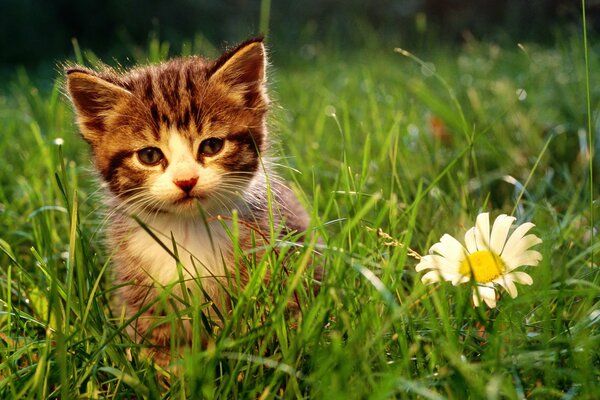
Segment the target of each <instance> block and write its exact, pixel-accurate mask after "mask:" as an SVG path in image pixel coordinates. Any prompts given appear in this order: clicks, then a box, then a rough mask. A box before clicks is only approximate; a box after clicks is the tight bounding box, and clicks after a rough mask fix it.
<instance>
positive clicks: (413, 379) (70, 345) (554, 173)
mask: <svg viewBox="0 0 600 400" xmlns="http://www.w3.org/2000/svg"><path fill="white" fill-rule="evenodd" d="M580 43H581V42H580V40H578V39H573V40H572V41H569V42H567V43H562V45H559V46H557V48H556V49H544V48H539V47H537V46H535V45H524V46H522V49H523V50H525V51H523V50H520V49H518V48H517V47H516V46H515V48H514V49H506V48H499V47H497V46H494V45H488V44H484V43H477V42H471V43H469V44H467V45H466V46H465V47H464V48H463V49H462V50H461V51H460V52H459V53H451V52H449V51H445V50H443V49H437V50H435V51H433V52H432V54H427V55H425V56H423V58H426V60H425V62H424V63H423V64H420V63H418V62H415V61H414V60H411V59H410V58H407V57H403V56H402V55H400V54H398V53H394V52H393V49H388V50H385V51H381V50H369V49H363V51H360V52H356V53H343V54H342V53H338V52H329V51H327V48H319V47H315V48H311V49H308V50H307V51H305V52H302V54H303V55H302V56H297V58H294V59H293V61H291V62H290V61H289V60H288V62H287V63H286V67H279V68H278V67H277V65H278V63H277V60H276V59H275V61H274V65H275V67H274V68H272V71H271V75H270V76H271V82H272V84H271V87H272V90H273V93H274V98H275V102H274V104H275V105H274V110H273V112H272V115H271V125H272V129H271V131H272V136H273V139H274V143H275V145H274V148H275V150H276V153H277V154H278V155H280V156H281V159H280V161H279V162H280V163H281V164H282V167H281V168H280V170H281V171H280V172H281V173H282V175H283V176H284V177H285V178H286V179H288V181H289V182H291V186H292V187H293V189H294V190H295V191H296V192H297V193H298V195H299V197H300V198H301V200H302V201H303V203H304V204H305V205H306V206H307V208H308V209H309V210H311V216H312V230H311V232H312V233H311V235H309V240H308V241H307V243H306V246H305V247H304V248H303V249H299V251H298V252H297V254H293V255H290V254H287V253H286V245H285V243H281V244H279V246H278V247H277V248H274V249H271V250H270V251H267V255H266V256H265V257H264V258H263V259H261V260H254V262H251V264H252V265H253V270H252V275H251V281H250V284H249V285H248V286H247V288H245V289H244V290H243V291H241V292H240V293H235V294H234V296H233V300H232V302H233V309H232V311H231V312H230V315H226V316H224V317H223V320H224V322H223V324H222V326H221V327H219V326H213V325H211V324H210V323H208V322H207V321H206V319H205V318H203V315H204V316H206V315H207V314H208V313H207V308H208V307H210V304H203V303H201V302H199V301H197V300H196V301H195V300H194V299H188V300H187V308H186V309H185V310H183V311H182V312H181V315H175V316H170V317H169V318H171V319H170V320H169V321H170V322H171V323H172V324H173V325H172V326H173V329H177V326H178V323H179V320H180V319H181V318H188V317H192V318H193V327H194V331H195V332H196V334H197V337H198V338H199V337H200V336H201V333H202V332H206V331H210V337H211V339H210V340H209V341H208V344H202V343H200V340H198V341H195V342H194V343H193V344H192V346H191V347H190V349H189V350H188V351H187V353H186V355H185V357H184V358H183V359H182V361H181V362H180V364H179V367H180V368H179V371H180V372H179V373H172V372H170V371H161V370H157V367H156V366H154V365H153V364H152V363H150V362H149V361H148V360H145V359H144V358H143V357H140V354H139V353H140V351H139V350H140V348H139V347H140V346H139V345H135V344H134V343H132V342H131V341H130V339H129V338H128V337H127V336H126V335H124V333H123V326H124V323H125V322H126V321H123V319H122V318H121V317H120V316H118V315H112V314H111V312H110V310H109V303H110V298H111V296H112V292H113V291H114V289H115V288H114V287H113V285H112V284H111V282H110V279H109V277H110V262H111V261H110V250H109V249H104V248H103V246H102V240H101V238H102V229H101V228H102V224H103V220H102V217H101V213H100V212H99V208H100V202H99V199H98V196H96V193H97V192H98V190H99V188H98V186H97V183H96V181H95V180H94V179H93V174H92V173H90V168H89V166H90V161H89V155H88V152H87V149H86V148H85V146H84V144H83V143H82V140H81V139H80V138H79V137H78V135H77V133H76V130H75V128H74V126H73V122H72V120H73V115H72V112H71V110H70V107H69V106H68V104H67V102H66V100H65V99H64V97H63V96H62V95H61V82H60V79H58V80H57V82H56V84H54V85H53V87H52V89H51V90H48V91H42V92H40V91H39V90H38V89H37V85H34V84H32V83H31V82H30V80H29V78H28V76H27V74H26V73H25V72H23V71H21V72H19V73H18V74H16V75H15V78H14V80H13V81H12V82H10V83H9V84H8V85H6V86H5V87H4V89H3V93H2V94H1V95H0V124H1V125H0V126H1V131H2V133H1V135H0V149H1V151H2V153H1V157H2V158H1V159H2V160H3V161H2V164H0V182H1V186H0V238H1V241H0V249H1V251H0V265H1V267H2V268H1V269H0V339H1V340H0V397H2V398H19V399H20V398H25V399H26V398H76V397H86V398H87V397H90V398H132V397H143V398H165V397H172V398H184V397H190V398H228V397H233V398H280V397H281V398H298V397H310V398H367V397H368V398H374V399H384V398H390V397H398V398H428V399H443V398H451V399H464V398H489V399H499V398H509V399H513V398H514V399H517V398H519V399H520V398H540V399H548V398H565V399H569V398H589V399H592V398H596V397H597V395H598V392H599V390H600V388H599V386H600V385H599V383H600V382H599V376H600V375H599V374H600V368H599V364H600V358H599V357H600V355H599V353H598V348H600V346H599V344H600V343H599V337H600V336H599V323H600V308H599V303H598V293H599V289H600V287H599V285H600V282H599V274H598V265H597V264H594V262H597V260H598V257H597V256H596V257H595V258H592V255H593V254H594V253H597V252H598V249H599V248H600V244H599V241H598V239H597V231H590V224H591V223H592V222H591V221H598V220H599V219H598V215H597V214H598V207H597V202H598V187H599V185H598V181H597V177H598V176H600V175H599V174H598V163H597V160H593V159H590V155H591V152H590V151H589V150H590V148H591V146H592V145H593V143H592V142H593V140H592V138H593V137H594V135H596V140H595V143H596V146H597V144H598V143H599V141H598V140H597V139H598V138H597V135H598V132H597V130H596V132H590V133H589V135H588V134H587V133H586V132H587V131H586V129H589V127H588V126H586V121H587V115H586V107H583V106H582V104H584V102H582V96H581V93H583V92H584V91H585V90H586V89H587V90H590V99H591V100H590V104H591V107H590V110H591V111H592V113H596V114H597V110H598V99H599V98H600V93H598V90H597V88H596V87H595V86H593V85H591V84H589V83H587V84H586V79H584V77H585V64H584V63H583V62H582V61H581V55H582V54H583V53H582V48H581V44H580ZM275 50H276V49H275ZM588 50H589V51H591V52H592V51H594V49H593V48H589V49H588ZM167 52H168V45H165V44H161V43H160V42H157V41H156V40H155V41H154V42H153V43H152V44H151V46H149V54H148V58H149V59H155V60H157V59H160V58H164V57H165V56H166V54H167ZM274 54H277V52H276V51H275V52H274ZM594 54H595V53H594ZM421 56H422V55H421ZM589 63H590V66H589V71H594V70H598V67H600V66H599V65H598V59H597V57H590V58H589ZM440 78H442V79H441V80H440ZM591 78H593V77H591ZM589 81H590V80H588V81H587V82H589ZM440 82H443V84H442V83H440ZM596 114H593V115H591V118H592V119H591V120H592V121H596V120H597V118H598V116H597V115H596ZM590 166H591V167H590ZM594 168H595V173H594V175H593V178H592V176H591V172H592V171H591V169H594ZM588 179H590V180H591V179H596V182H594V183H593V184H591V185H590V184H589V181H588ZM482 210H489V211H491V212H492V214H499V213H502V212H504V213H511V212H513V210H514V213H515V215H516V216H517V217H518V219H519V221H520V222H522V221H525V220H531V221H533V222H534V223H535V224H536V225H537V228H536V234H537V235H538V236H540V237H542V239H543V240H544V243H543V245H541V246H540V248H539V250H540V251H541V252H542V253H543V255H544V260H543V261H542V263H541V264H540V265H539V266H538V267H535V268H527V269H526V270H527V272H528V273H530V274H531V275H532V276H533V278H534V285H533V286H532V287H519V296H518V297H517V298H516V299H511V298H510V297H509V296H507V295H506V294H504V295H503V296H502V298H501V299H500V301H499V304H498V307H497V309H493V310H488V309H486V308H484V307H481V308H473V307H472V305H471V301H470V288H469V287H453V286H450V285H446V284H440V285H436V286H424V285H423V284H422V283H421V281H420V279H419V278H420V276H419V274H417V273H415V271H414V266H415V264H416V260H415V259H414V257H415V252H416V253H420V254H423V253H425V252H426V251H427V249H428V248H429V246H430V245H431V244H432V243H434V242H436V241H437V240H438V239H439V237H440V236H441V235H442V234H443V233H446V232H447V233H450V234H453V235H455V236H460V235H461V234H462V233H463V232H464V230H465V228H468V227H469V226H470V225H472V224H473V223H474V217H475V216H476V214H477V213H478V212H479V211H482ZM593 214H595V215H593ZM234 226H235V224H234ZM594 228H595V229H596V230H597V228H598V227H597V226H596V227H594ZM232 237H233V239H234V241H235V237H236V235H235V231H234V232H232ZM317 237H319V238H321V241H320V242H317V241H316V238H317ZM289 239H290V240H291V239H293V238H289ZM313 250H316V251H318V252H319V253H321V256H320V257H319V259H318V260H319V261H318V262H319V263H321V264H322V265H324V266H325V267H326V269H327V275H326V279H325V280H324V282H323V284H322V288H321V290H320V292H319V293H318V294H312V293H306V292H305V291H303V290H302V287H303V282H304V279H305V278H306V275H307V274H308V272H307V271H308V270H309V268H308V264H307V262H308V258H309V256H310V255H311V253H312V251H313ZM238 256H239V257H247V258H249V259H251V258H252V255H251V254H250V255H249V254H242V253H239V254H238ZM286 256H289V257H286ZM284 258H286V259H288V263H287V264H284V263H283V262H282V260H283V259H284ZM267 269H268V270H270V271H271V272H272V274H273V276H275V277H276V278H277V279H273V280H271V282H270V283H269V284H266V285H265V284H263V281H262V276H264V274H265V272H266V270H267ZM294 289H298V290H300V292H301V298H302V301H301V303H302V313H301V318H294V317H293V316H290V315H289V313H288V312H287V311H286V307H285V305H286V303H287V301H288V300H289V298H290V297H291V296H293V293H294Z"/></svg>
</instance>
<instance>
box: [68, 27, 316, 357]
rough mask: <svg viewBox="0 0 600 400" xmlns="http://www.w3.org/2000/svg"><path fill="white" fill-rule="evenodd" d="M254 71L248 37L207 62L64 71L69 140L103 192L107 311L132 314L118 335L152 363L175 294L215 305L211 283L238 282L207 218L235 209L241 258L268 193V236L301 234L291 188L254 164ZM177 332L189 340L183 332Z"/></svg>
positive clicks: (218, 232) (264, 227)
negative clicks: (74, 137)
mask: <svg viewBox="0 0 600 400" xmlns="http://www.w3.org/2000/svg"><path fill="white" fill-rule="evenodd" d="M266 63H267V61H266V55H265V48H264V45H263V43H262V39H260V38H259V39H253V40H250V41H247V42H245V43H242V44H241V45H239V46H237V47H236V48H234V49H233V50H231V51H228V52H226V53H225V54H223V55H222V56H221V57H220V58H219V59H217V60H212V61H209V60H205V59H202V58H198V57H189V58H179V59H173V60H170V61H167V62H164V63H162V64H158V65H152V66H146V67H139V68H135V69H132V70H130V71H128V72H126V73H119V72H116V71H114V70H110V69H105V70H102V71H101V72H96V71H92V70H89V69H86V68H81V67H74V68H70V69H69V70H68V71H67V87H68V92H69V95H70V98H71V100H72V102H73V104H74V106H75V111H76V114H77V122H78V125H79V128H80V131H81V134H82V136H83V138H84V139H85V140H86V141H87V142H88V143H89V145H90V147H91V150H92V154H93V161H94V165H95V167H96V169H97V171H98V172H99V175H100V177H101V180H102V181H103V182H104V183H105V186H106V187H107V189H108V190H107V196H106V204H107V206H108V207H109V210H110V212H109V220H108V223H107V232H106V236H107V240H108V248H109V250H110V253H111V256H112V262H113V264H114V279H115V282H114V283H115V285H116V286H117V287H120V288H119V289H118V291H117V293H116V296H115V297H116V303H117V305H116V307H115V309H114V311H115V314H116V315H117V316H119V315H124V317H125V320H127V319H129V318H132V319H135V315H136V314H138V313H140V312H141V316H140V317H139V318H137V319H135V320H134V321H133V322H132V323H131V324H130V327H129V334H130V335H131V336H132V338H134V339H135V340H136V341H137V342H139V343H143V344H148V345H150V346H149V350H148V353H149V355H150V356H151V357H153V358H154V359H155V361H156V362H157V363H159V364H161V365H166V364H168V363H169V361H170V360H169V356H168V353H170V351H169V348H170V343H171V325H170V324H168V323H167V324H162V325H161V324H160V322H158V321H160V317H161V316H164V315H165V313H170V312H172V311H173V309H172V307H175V308H177V307H178V306H177V303H178V301H177V300H176V299H177V298H179V299H181V296H182V294H183V291H184V290H188V291H189V292H190V293H193V295H198V296H202V290H203V291H204V292H205V293H206V294H208V296H209V297H210V299H211V300H213V301H217V303H218V300H219V299H223V294H224V293H223V289H222V288H223V285H225V286H227V285H231V282H236V277H238V280H239V281H241V284H242V286H243V285H244V283H246V282H247V280H248V271H247V269H246V267H245V266H244V265H241V264H240V263H239V262H238V263H237V264H236V263H235V262H234V259H233V246H232V243H231V240H230V238H229V236H228V234H227V232H226V229H225V228H224V227H223V219H222V218H221V220H218V218H217V216H231V214H232V211H233V210H234V209H235V210H237V212H238V215H239V220H240V221H241V223H240V224H239V225H238V227H239V230H240V233H239V235H240V240H239V241H240V244H241V246H242V247H243V249H244V250H246V251H248V250H251V247H252V240H259V241H260V239H261V238H266V239H267V240H270V239H276V238H270V237H269V232H270V222H269V221H270V219H269V218H270V217H269V206H268V190H271V191H272V195H273V196H272V202H273V206H272V210H273V211H272V214H273V216H272V220H273V224H274V226H275V227H276V232H275V235H282V234H285V233H287V232H292V231H298V232H302V231H305V230H306V229H307V228H308V224H309V218H308V215H307V213H306V211H305V210H304V209H303V208H302V206H301V205H300V203H299V202H298V200H297V199H296V197H295V196H294V194H293V193H292V191H291V190H290V189H288V188H287V187H286V186H285V185H284V184H283V183H281V181H280V180H278V179H277V178H276V176H275V175H274V174H273V172H272V171H270V170H269V164H268V163H267V164H263V163H262V162H261V155H262V153H263V152H264V151H265V150H266V149H267V147H268V138H267V127H266V122H265V117H266V114H267V110H268V105H269V100H268V97H267V93H266V87H265V85H266V74H265V72H266V71H265V70H266ZM200 211H202V212H200ZM132 215H135V216H136V217H137V218H138V219H139V221H141V222H142V223H143V224H140V223H139V222H138V221H136V220H135V219H133V218H132V217H131V216H132ZM225 221H229V225H231V218H229V219H227V218H225ZM142 225H146V226H147V228H149V229H150V231H151V232H152V235H151V234H150V233H149V232H148V231H147V229H145V228H144V227H143V226H142ZM253 230H255V231H257V232H254V235H253V232H252V231H253ZM153 236H154V237H153ZM253 237H254V239H253ZM157 239H158V240H159V241H160V242H162V243H159V242H158V241H157ZM173 240H174V241H175V242H176V246H173ZM259 246H260V244H259ZM175 251H176V252H177V253H178V255H179V259H180V262H181V264H182V267H180V268H178V267H177V266H176V261H175V257H174V256H173V254H171V253H173V252H175ZM180 272H182V274H183V280H182V279H181V278H182V277H180V275H179V273H180ZM227 277H230V279H227ZM181 282H185V284H184V283H181ZM198 282H200V284H199V283H198ZM184 285H185V287H186V289H182V287H184ZM199 286H201V287H202V290H200V289H199ZM166 288H169V289H166ZM165 290H171V291H172V292H171V297H170V298H169V299H168V300H167V303H168V304H169V306H167V307H164V304H165V302H164V301H163V302H161V301H156V299H157V297H158V296H160V294H161V292H163V291H165ZM161 304H162V305H161ZM220 306H221V307H223V304H220ZM169 307H171V308H169ZM183 326H184V328H183V334H182V336H183V340H184V341H189V340H190V339H191V337H190V336H191V329H190V324H189V322H183Z"/></svg>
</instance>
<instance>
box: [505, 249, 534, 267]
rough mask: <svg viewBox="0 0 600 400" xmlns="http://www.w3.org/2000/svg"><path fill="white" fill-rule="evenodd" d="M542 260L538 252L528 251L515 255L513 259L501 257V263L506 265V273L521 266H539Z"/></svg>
mask: <svg viewBox="0 0 600 400" xmlns="http://www.w3.org/2000/svg"><path fill="white" fill-rule="evenodd" d="M541 260H542V255H541V254H540V252H539V251H535V250H528V251H524V252H522V253H520V254H517V255H516V256H515V257H510V258H504V257H502V261H504V263H505V264H506V269H507V271H508V272H510V271H512V270H514V269H515V268H518V267H520V266H522V265H530V266H532V267H534V266H536V265H538V264H539V262H540V261H541Z"/></svg>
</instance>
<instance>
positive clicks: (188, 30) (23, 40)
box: [0, 0, 600, 72]
mask: <svg viewBox="0 0 600 400" xmlns="http://www.w3.org/2000/svg"><path fill="white" fill-rule="evenodd" d="M580 7H581V2H579V1H575V0H531V1H522V0H479V1H473V0H395V1H394V0H377V1H363V0H347V1H339V0H305V1H297V2H296V1H270V0H269V1H260V0H233V1H219V0H196V1H193V0H170V1H160V0H105V1H86V0H79V1H74V0H50V1H48V0H1V1H0V68H2V70H3V71H4V72H6V71H11V70H12V69H13V67H14V66H15V65H25V66H28V67H30V68H31V67H35V66H40V65H41V68H42V70H43V69H47V67H48V66H50V67H52V65H54V64H55V63H56V62H57V61H61V60H63V59H65V58H67V57H69V56H72V55H73V44H72V39H73V38H75V39H77V41H78V42H79V45H80V46H81V48H83V49H92V50H93V51H94V52H95V53H96V54H97V55H98V56H100V57H101V58H102V59H106V58H108V59H109V60H110V59H113V58H114V59H119V60H121V59H122V58H123V57H125V56H127V55H130V54H131V49H132V48H136V47H145V45H146V43H147V42H148V39H149V34H150V35H155V36H158V37H159V38H160V39H161V40H164V41H166V42H169V43H170V44H171V48H172V50H173V51H174V53H175V54H178V53H180V49H181V47H182V46H184V45H185V43H187V42H189V40H191V39H192V38H195V39H194V40H205V41H207V42H208V43H212V44H213V45H215V46H217V47H218V48H222V47H223V45H224V44H228V43H229V44H231V43H235V42H237V41H240V40H243V39H244V38H246V37H248V36H252V35H256V34H258V33H260V32H261V31H264V30H266V28H267V25H266V23H267V22H266V21H268V24H269V26H268V29H269V33H270V40H271V42H272V47H273V46H274V47H275V48H276V49H277V50H278V51H277V52H276V54H275V57H277V55H278V54H283V55H285V52H286V51H290V52H304V53H306V54H308V55H310V53H311V52H314V51H317V50H318V49H319V48H320V47H319V46H321V45H323V44H326V45H331V44H332V43H335V46H338V47H341V48H342V49H354V48H357V47H358V48H360V47H361V46H371V45H373V43H374V41H373V36H374V35H375V36H377V38H378V39H379V40H378V41H377V42H378V43H380V44H384V45H388V44H389V45H390V46H395V47H398V46H399V47H405V48H410V49H411V50H413V51H414V50H419V49H427V48H428V47H431V46H432V44H436V43H440V42H442V43H447V44H457V43H461V42H462V41H464V40H466V39H468V38H471V37H474V38H477V39H482V40H491V41H496V42H500V43H501V44H502V43H506V42H509V43H511V44H514V43H515V42H530V41H535V42H540V43H546V44H547V43H552V42H554V40H555V39H556V37H557V36H560V35H564V34H565V32H568V31H569V30H570V29H579V28H578V25H579V23H580V21H581V11H580ZM587 9H588V10H587V12H588V16H589V17H590V19H589V21H590V24H591V25H592V28H593V26H598V21H599V20H600V1H599V0H589V1H587ZM261 21H262V22H261ZM261 25H262V26H261ZM283 49H285V50H283ZM282 58H284V57H282ZM50 69H52V68H50Z"/></svg>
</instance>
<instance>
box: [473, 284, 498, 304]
mask: <svg viewBox="0 0 600 400" xmlns="http://www.w3.org/2000/svg"><path fill="white" fill-rule="evenodd" d="M480 298H481V299H482V300H483V301H484V302H485V304H487V305H488V307H490V308H494V307H496V290H495V289H494V288H493V287H490V286H477V288H473V304H475V307H477V306H479V299H480Z"/></svg>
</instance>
